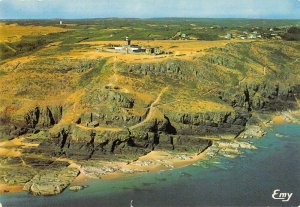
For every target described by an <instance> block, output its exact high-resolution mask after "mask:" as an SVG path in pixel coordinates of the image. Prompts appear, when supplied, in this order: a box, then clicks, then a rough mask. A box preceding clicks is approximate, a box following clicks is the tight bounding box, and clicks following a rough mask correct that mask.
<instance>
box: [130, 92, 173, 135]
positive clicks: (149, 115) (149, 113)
mask: <svg viewBox="0 0 300 207" xmlns="http://www.w3.org/2000/svg"><path fill="white" fill-rule="evenodd" d="M168 89H169V87H168V86H167V87H165V88H163V89H162V90H161V91H160V93H159V94H158V96H157V97H156V99H155V100H154V101H153V102H152V103H151V104H150V106H149V108H148V113H147V115H146V118H145V119H144V120H143V121H141V122H140V123H138V124H136V125H133V126H131V127H129V129H135V128H137V127H140V126H142V125H143V124H144V123H145V122H147V121H149V120H150V119H151V118H152V115H153V112H154V109H155V107H156V106H157V104H158V102H159V101H160V98H161V96H162V95H163V94H164V93H165V92H166V91H167V90H168Z"/></svg>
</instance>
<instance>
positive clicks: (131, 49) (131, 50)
mask: <svg viewBox="0 0 300 207" xmlns="http://www.w3.org/2000/svg"><path fill="white" fill-rule="evenodd" d="M103 50H104V51H107V52H119V53H126V54H135V53H142V54H149V55H160V54H165V53H166V52H165V51H163V50H162V49H161V48H160V47H143V46H140V45H133V44H131V40H130V39H129V38H128V37H126V39H125V42H124V44H123V45H109V46H108V47H106V48H104V49H103Z"/></svg>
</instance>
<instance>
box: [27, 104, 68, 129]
mask: <svg viewBox="0 0 300 207" xmlns="http://www.w3.org/2000/svg"><path fill="white" fill-rule="evenodd" d="M62 115H63V108H62V106H47V107H44V108H41V107H39V106H37V107H35V108H34V109H32V110H31V111H29V112H28V113H27V114H26V115H25V117H24V118H25V123H26V124H27V126H28V127H30V128H46V127H51V126H53V125H54V124H57V123H58V122H59V120H60V119H61V118H62Z"/></svg>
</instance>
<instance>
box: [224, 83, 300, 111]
mask: <svg viewBox="0 0 300 207" xmlns="http://www.w3.org/2000/svg"><path fill="white" fill-rule="evenodd" d="M299 91H300V89H299V86H294V87H292V86H285V85H271V84H267V83H262V84H251V85H249V84H247V85H242V86H241V87H240V89H239V90H237V91H236V92H234V93H231V91H226V92H224V93H222V94H221V95H220V98H221V99H222V100H224V101H226V102H228V103H230V104H231V105H232V106H233V107H236V108H238V107H240V108H244V109H246V110H247V111H249V112H250V111H253V110H254V111H282V110H287V109H296V108H297V104H296V99H295V94H298V93H299Z"/></svg>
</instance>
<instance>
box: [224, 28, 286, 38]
mask: <svg viewBox="0 0 300 207" xmlns="http://www.w3.org/2000/svg"><path fill="white" fill-rule="evenodd" d="M280 34H281V32H280V31H274V29H273V28H270V29H268V30H264V31H255V30H254V31H251V32H249V31H243V32H242V33H241V34H231V33H227V34H226V35H225V36H224V37H225V38H226V39H233V38H238V39H242V40H246V39H281V36H280Z"/></svg>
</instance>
